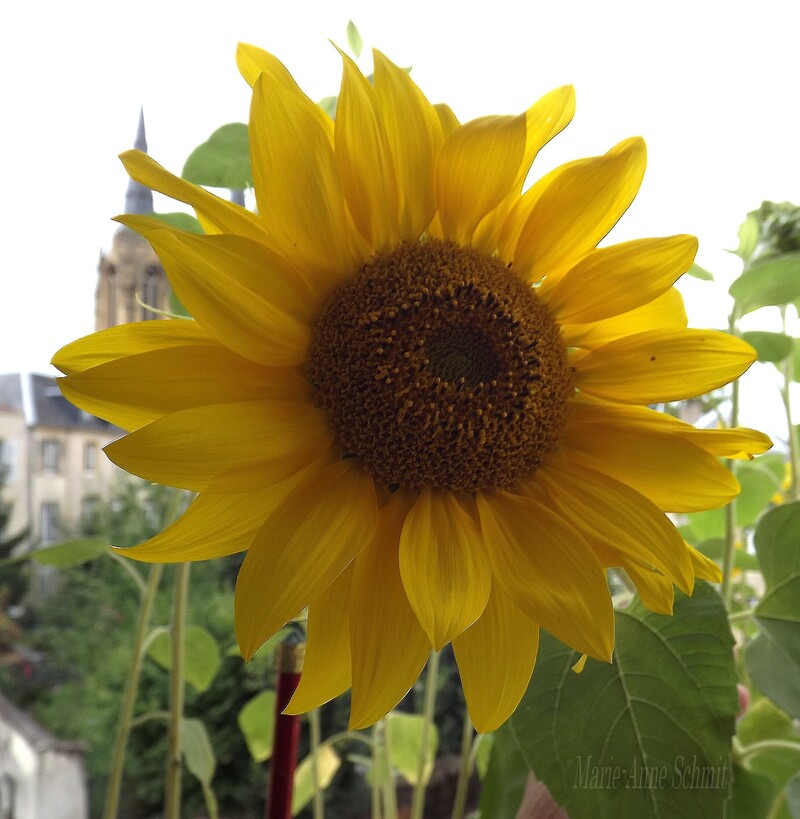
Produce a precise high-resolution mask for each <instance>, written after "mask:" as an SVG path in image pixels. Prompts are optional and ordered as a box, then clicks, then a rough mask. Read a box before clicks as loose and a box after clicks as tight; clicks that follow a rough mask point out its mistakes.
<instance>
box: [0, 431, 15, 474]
mask: <svg viewBox="0 0 800 819" xmlns="http://www.w3.org/2000/svg"><path fill="white" fill-rule="evenodd" d="M16 479H17V442H16V441H9V440H4V439H3V438H0V482H2V481H6V482H9V483H10V482H12V481H15V480H16Z"/></svg>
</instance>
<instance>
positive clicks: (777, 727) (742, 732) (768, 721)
mask: <svg viewBox="0 0 800 819" xmlns="http://www.w3.org/2000/svg"><path fill="white" fill-rule="evenodd" d="M792 734H793V728H792V720H791V718H790V717H789V715H788V714H787V713H786V712H785V711H781V709H780V708H778V707H777V706H776V705H775V704H774V703H773V702H772V701H771V700H768V699H767V698H766V697H762V698H761V699H759V700H756V702H754V703H753V704H752V705H751V706H750V707H749V708H748V709H747V711H745V712H744V714H743V715H742V717H741V719H740V720H739V723H738V725H737V726H736V737H737V739H738V740H739V742H740V743H741V744H742V745H752V744H753V743H754V742H763V741H764V740H765V739H785V738H786V737H790V736H792Z"/></svg>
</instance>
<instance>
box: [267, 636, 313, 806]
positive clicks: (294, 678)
mask: <svg viewBox="0 0 800 819" xmlns="http://www.w3.org/2000/svg"><path fill="white" fill-rule="evenodd" d="M305 649H306V644H305V643H301V642H296V641H295V640H292V639H291V638H290V639H289V640H286V641H284V642H283V643H280V644H279V646H278V651H277V652H276V665H277V672H278V673H277V683H276V686H275V737H274V739H273V742H272V759H271V760H270V775H269V788H268V791H267V804H266V809H265V812H264V816H265V819H292V785H293V784H294V769H295V766H296V765H297V744H298V741H299V739H300V717H299V716H290V715H288V714H283V713H281V712H282V711H283V709H284V708H286V706H287V705H288V704H289V700H290V699H291V698H292V694H294V691H295V689H296V688H297V684H298V683H299V682H300V672H301V671H302V670H303V657H304V656H305Z"/></svg>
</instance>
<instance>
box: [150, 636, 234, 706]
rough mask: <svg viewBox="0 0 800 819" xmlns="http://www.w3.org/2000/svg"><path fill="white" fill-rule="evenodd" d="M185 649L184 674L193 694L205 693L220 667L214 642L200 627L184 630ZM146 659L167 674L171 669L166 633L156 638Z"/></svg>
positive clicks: (169, 644)
mask: <svg viewBox="0 0 800 819" xmlns="http://www.w3.org/2000/svg"><path fill="white" fill-rule="evenodd" d="M185 641H186V647H185V652H186V654H185V657H184V668H183V674H184V677H185V678H186V682H188V683H189V684H190V685H191V686H192V687H193V688H194V689H195V690H197V691H201V692H202V691H205V690H206V689H207V688H208V686H209V685H211V682H212V680H213V679H214V677H215V676H216V673H217V670H218V669H219V664H220V655H219V646H218V645H217V641H216V640H215V639H214V638H213V637H212V636H211V635H210V634H209V633H208V632H207V631H206V630H205V629H204V628H200V627H199V626H189V627H188V628H187V629H186V637H185ZM147 653H148V655H149V656H150V657H151V658H152V659H153V660H155V661H156V662H157V663H158V664H159V665H160V666H161V667H162V668H165V669H166V670H167V671H169V669H170V668H171V666H172V635H171V634H170V633H169V631H163V632H160V633H159V634H157V635H156V636H155V638H154V639H153V641H152V642H151V643H150V647H149V648H148V650H147Z"/></svg>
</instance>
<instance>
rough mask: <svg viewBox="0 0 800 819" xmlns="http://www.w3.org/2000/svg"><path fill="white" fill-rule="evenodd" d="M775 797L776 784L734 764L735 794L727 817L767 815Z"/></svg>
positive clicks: (728, 818) (746, 817) (747, 817)
mask: <svg viewBox="0 0 800 819" xmlns="http://www.w3.org/2000/svg"><path fill="white" fill-rule="evenodd" d="M774 799H775V786H774V785H773V784H772V781H771V780H770V779H769V778H768V777H766V776H762V775H761V774H758V773H755V772H753V771H748V770H746V769H745V768H741V767H739V766H738V765H734V766H733V794H732V796H731V801H730V804H729V805H728V810H727V812H726V814H725V819H754V817H756V816H766V815H767V812H768V811H769V808H770V805H772V802H773V800H774Z"/></svg>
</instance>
